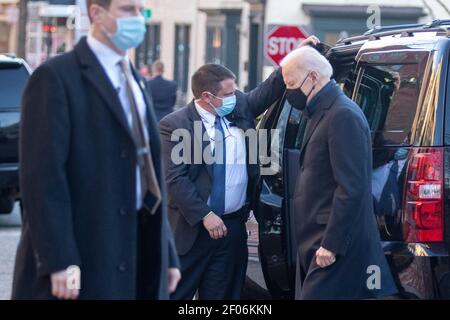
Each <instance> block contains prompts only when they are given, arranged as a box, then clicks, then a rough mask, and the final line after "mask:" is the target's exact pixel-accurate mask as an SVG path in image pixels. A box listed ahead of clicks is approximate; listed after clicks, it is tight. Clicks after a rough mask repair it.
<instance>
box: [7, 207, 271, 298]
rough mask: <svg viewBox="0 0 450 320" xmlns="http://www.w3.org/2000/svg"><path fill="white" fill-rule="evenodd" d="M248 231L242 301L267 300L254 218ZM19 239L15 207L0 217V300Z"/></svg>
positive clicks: (9, 294) (11, 271)
mask: <svg viewBox="0 0 450 320" xmlns="http://www.w3.org/2000/svg"><path fill="white" fill-rule="evenodd" d="M247 229H248V231H249V241H248V243H249V263H248V269H247V281H246V290H245V292H244V297H243V298H244V299H269V298H270V297H269V296H268V294H267V292H266V286H265V282H264V278H263V275H262V271H261V266H260V264H259V261H258V251H257V250H258V248H257V243H258V226H257V223H256V221H255V219H254V218H251V219H250V220H249V222H248V223H247ZM19 238H20V210H19V206H18V205H16V206H15V208H14V211H13V213H12V214H9V215H0V300H7V299H10V297H11V284H12V273H13V268H14V259H15V254H16V249H17V244H18V242H19Z"/></svg>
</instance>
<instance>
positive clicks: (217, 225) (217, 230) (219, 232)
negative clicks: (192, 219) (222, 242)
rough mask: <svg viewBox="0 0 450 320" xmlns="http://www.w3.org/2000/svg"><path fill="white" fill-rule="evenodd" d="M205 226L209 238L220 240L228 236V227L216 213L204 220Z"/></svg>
mask: <svg viewBox="0 0 450 320" xmlns="http://www.w3.org/2000/svg"><path fill="white" fill-rule="evenodd" d="M203 225H204V226H205V228H206V230H208V232H209V236H210V237H211V238H213V239H216V240H217V239H220V238H223V237H225V236H226V235H227V227H226V226H225V224H224V223H223V221H222V219H220V217H219V216H217V215H216V214H214V213H210V214H208V215H207V216H206V217H205V218H204V219H203Z"/></svg>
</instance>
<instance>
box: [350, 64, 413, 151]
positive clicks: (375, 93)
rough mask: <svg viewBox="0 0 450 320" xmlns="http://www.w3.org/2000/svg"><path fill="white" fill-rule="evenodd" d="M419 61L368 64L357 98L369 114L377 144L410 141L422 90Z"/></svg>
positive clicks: (404, 143) (405, 142)
mask: <svg viewBox="0 0 450 320" xmlns="http://www.w3.org/2000/svg"><path fill="white" fill-rule="evenodd" d="M418 69H419V67H418V64H394V65H385V66H367V67H365V68H364V69H362V78H361V84H360V86H359V89H358V92H357V95H356V100H355V102H356V103H357V104H358V105H359V106H360V107H361V108H362V110H363V111H364V114H365V115H366V117H367V121H368V122H369V126H370V128H371V130H372V136H373V138H374V146H385V145H408V144H410V142H411V141H410V140H411V139H410V138H411V130H412V125H413V121H414V118H415V116H416V109H417V102H418V99H419V93H420V84H419V71H418Z"/></svg>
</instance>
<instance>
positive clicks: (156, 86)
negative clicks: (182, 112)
mask: <svg viewBox="0 0 450 320" xmlns="http://www.w3.org/2000/svg"><path fill="white" fill-rule="evenodd" d="M147 83H148V87H149V88H150V90H151V92H152V97H153V104H154V107H155V113H156V118H157V120H158V121H159V120H161V119H162V118H164V117H165V116H166V115H168V114H169V113H171V112H173V107H174V105H175V102H176V101H177V84H176V82H175V81H169V80H166V79H164V78H163V77H162V76H157V77H155V78H153V79H150V80H148V82H147Z"/></svg>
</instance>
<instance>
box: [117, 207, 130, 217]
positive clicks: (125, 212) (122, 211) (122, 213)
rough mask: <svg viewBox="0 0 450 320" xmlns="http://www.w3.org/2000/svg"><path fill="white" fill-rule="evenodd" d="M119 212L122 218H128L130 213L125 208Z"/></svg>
mask: <svg viewBox="0 0 450 320" xmlns="http://www.w3.org/2000/svg"><path fill="white" fill-rule="evenodd" d="M119 212H120V215H121V216H126V215H127V214H128V211H127V209H125V208H121V209H120V211H119Z"/></svg>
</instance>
